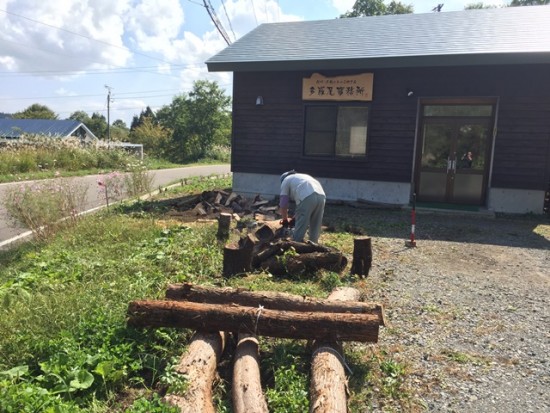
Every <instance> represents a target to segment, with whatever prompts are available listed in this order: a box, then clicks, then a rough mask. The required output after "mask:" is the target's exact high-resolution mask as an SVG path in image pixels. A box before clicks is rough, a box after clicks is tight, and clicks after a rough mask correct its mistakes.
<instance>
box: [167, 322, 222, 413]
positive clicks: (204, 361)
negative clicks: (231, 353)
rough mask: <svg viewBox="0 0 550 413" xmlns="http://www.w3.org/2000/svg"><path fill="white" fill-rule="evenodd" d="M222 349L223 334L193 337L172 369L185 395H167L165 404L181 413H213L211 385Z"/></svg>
mask: <svg viewBox="0 0 550 413" xmlns="http://www.w3.org/2000/svg"><path fill="white" fill-rule="evenodd" d="M224 345H225V333H219V332H216V333H204V332H197V333H195V335H194V336H193V338H192V339H191V342H190V344H189V347H188V349H187V351H186V352H185V353H184V355H183V356H182V357H181V359H180V362H179V364H178V366H177V367H176V373H177V374H181V375H184V376H185V380H186V388H185V394H167V395H166V396H165V400H166V402H167V403H169V404H171V405H173V406H175V407H177V408H178V409H179V411H180V412H181V413H195V412H205V413H215V412H216V409H215V407H214V403H213V401H212V384H213V382H214V379H215V378H216V367H217V365H218V362H219V360H220V357H221V354H222V352H223V348H224Z"/></svg>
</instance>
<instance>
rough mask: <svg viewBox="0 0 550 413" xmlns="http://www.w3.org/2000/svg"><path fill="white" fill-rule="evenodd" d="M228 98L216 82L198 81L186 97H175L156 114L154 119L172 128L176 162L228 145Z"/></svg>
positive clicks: (229, 116) (196, 157) (203, 154)
mask: <svg viewBox="0 0 550 413" xmlns="http://www.w3.org/2000/svg"><path fill="white" fill-rule="evenodd" d="M230 103H231V98H230V97H228V96H226V95H225V92H224V91H223V90H222V89H221V88H220V87H219V86H218V84H217V83H216V82H210V81H207V80H198V81H196V82H195V83H194V84H193V90H192V91H191V92H189V94H188V95H186V94H182V95H179V96H176V97H175V98H174V99H173V100H172V103H171V104H170V105H169V106H164V107H162V108H161V109H160V110H159V111H158V112H157V115H156V116H157V120H158V122H159V124H160V125H162V126H164V127H165V128H166V129H171V130H172V131H173V133H172V144H173V145H174V147H175V148H177V151H175V152H173V154H172V159H171V160H173V161H176V162H183V161H189V160H196V159H199V158H202V157H204V156H205V155H206V154H207V152H208V150H209V149H211V148H212V146H213V145H215V144H224V145H228V144H229V142H230V136H231V115H230V111H229V109H230Z"/></svg>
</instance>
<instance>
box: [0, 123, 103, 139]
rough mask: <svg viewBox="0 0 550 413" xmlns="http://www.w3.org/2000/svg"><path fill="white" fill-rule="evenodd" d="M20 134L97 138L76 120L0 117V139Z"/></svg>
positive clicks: (12, 137)
mask: <svg viewBox="0 0 550 413" xmlns="http://www.w3.org/2000/svg"><path fill="white" fill-rule="evenodd" d="M22 136H44V137H51V138H60V139H64V138H69V137H75V138H78V139H80V140H81V141H86V142H89V141H94V140H97V136H95V135H94V134H93V132H92V131H91V130H90V129H88V127H87V126H86V125H84V124H83V123H82V122H80V121H78V120H72V119H67V120H49V119H0V139H19V138H21V137H22Z"/></svg>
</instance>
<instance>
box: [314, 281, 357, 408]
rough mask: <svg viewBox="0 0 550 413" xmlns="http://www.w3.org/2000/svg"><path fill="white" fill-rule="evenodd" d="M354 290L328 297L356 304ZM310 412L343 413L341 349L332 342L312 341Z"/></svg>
mask: <svg viewBox="0 0 550 413" xmlns="http://www.w3.org/2000/svg"><path fill="white" fill-rule="evenodd" d="M359 297H360V293H359V290H356V289H355V288H340V289H336V290H334V291H333V292H332V293H331V294H330V295H329V297H328V299H329V300H334V301H346V300H350V301H356V300H358V299H359ZM309 395H310V404H309V406H310V408H309V411H310V413H347V411H348V407H347V379H346V373H345V370H344V359H343V349H342V346H341V344H339V343H338V342H336V341H331V342H330V341H329V342H325V341H316V342H315V343H314V344H313V355H312V356H311V382H310V391H309Z"/></svg>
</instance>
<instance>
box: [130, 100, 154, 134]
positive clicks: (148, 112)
mask: <svg viewBox="0 0 550 413" xmlns="http://www.w3.org/2000/svg"><path fill="white" fill-rule="evenodd" d="M145 118H149V120H151V121H152V122H156V118H157V117H156V115H155V112H153V110H152V109H151V108H150V107H149V106H147V107H146V108H145V110H142V111H141V113H140V114H139V117H137V116H134V117H133V119H132V124H131V125H130V130H134V129H135V128H137V127H138V126H140V125H141V124H142V123H143V120H144V119H145Z"/></svg>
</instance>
